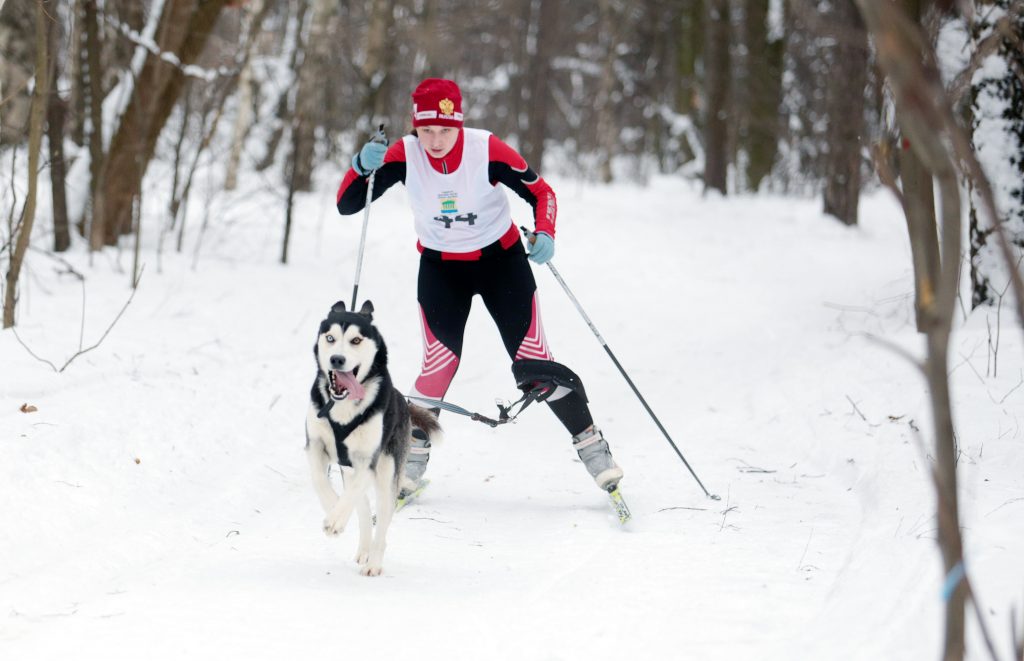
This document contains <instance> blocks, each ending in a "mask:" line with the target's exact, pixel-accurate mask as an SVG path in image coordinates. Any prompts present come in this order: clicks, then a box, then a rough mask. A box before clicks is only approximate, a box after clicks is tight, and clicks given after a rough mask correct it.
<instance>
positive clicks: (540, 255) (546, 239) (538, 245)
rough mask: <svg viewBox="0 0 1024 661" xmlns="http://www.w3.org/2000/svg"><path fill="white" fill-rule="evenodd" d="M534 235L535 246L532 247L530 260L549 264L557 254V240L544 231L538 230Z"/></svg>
mask: <svg viewBox="0 0 1024 661" xmlns="http://www.w3.org/2000/svg"><path fill="white" fill-rule="evenodd" d="M533 236H534V240H533V246H532V247H531V248H530V261H531V262H534V263H535V264H547V263H548V262H549V261H551V258H552V257H554V256H555V240H554V239H552V238H551V236H550V235H548V234H546V233H544V232H537V233H536V234H534V235H533Z"/></svg>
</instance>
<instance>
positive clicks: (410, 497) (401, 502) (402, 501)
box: [395, 480, 430, 512]
mask: <svg viewBox="0 0 1024 661" xmlns="http://www.w3.org/2000/svg"><path fill="white" fill-rule="evenodd" d="M429 484H430V480H420V485H419V486H418V487H416V489H414V490H413V491H410V492H409V493H407V494H405V495H404V496H399V498H398V502H397V503H395V511H396V512H400V511H402V508H403V507H405V506H406V505H408V504H409V503H411V502H413V501H414V500H416V499H417V498H419V497H420V494H422V493H423V490H424V489H426V488H427V485H429Z"/></svg>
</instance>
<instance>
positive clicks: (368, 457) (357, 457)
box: [306, 301, 440, 576]
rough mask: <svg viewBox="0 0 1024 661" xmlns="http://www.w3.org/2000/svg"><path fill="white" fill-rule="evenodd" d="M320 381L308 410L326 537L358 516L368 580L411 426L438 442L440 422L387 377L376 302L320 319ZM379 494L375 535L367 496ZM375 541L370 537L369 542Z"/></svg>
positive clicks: (376, 568)
mask: <svg viewBox="0 0 1024 661" xmlns="http://www.w3.org/2000/svg"><path fill="white" fill-rule="evenodd" d="M313 354H314V355H315V356H316V365H317V373H316V381H314V382H313V389H312V392H311V393H310V402H309V410H308V412H307V413H306V454H307V456H308V458H309V466H310V470H311V471H312V475H313V488H314V489H315V490H316V494H317V496H319V497H320V503H321V504H322V505H323V507H324V511H325V512H326V513H327V516H326V518H325V519H324V532H325V533H327V534H328V535H338V534H340V533H341V532H342V531H343V530H344V529H345V525H346V524H347V523H348V520H349V518H350V517H351V516H352V510H353V509H355V510H356V511H358V512H359V549H358V551H357V553H356V562H357V563H359V564H360V565H362V570H361V573H362V574H363V575H364V576H378V575H380V573H381V562H382V559H383V556H384V548H385V546H386V539H385V536H386V535H387V531H388V526H389V525H390V524H391V518H392V516H393V515H394V513H395V503H396V501H397V499H398V490H399V485H400V481H401V479H402V475H403V469H404V467H405V458H406V456H407V455H408V453H409V444H410V441H411V436H410V432H411V426H412V425H416V426H417V427H419V428H420V429H422V430H423V431H425V432H426V433H427V435H428V436H429V437H430V438H431V441H434V440H435V439H436V438H437V437H439V436H440V426H439V425H438V424H437V419H436V418H435V417H434V416H433V415H431V414H430V413H429V412H428V411H427V410H426V409H422V408H420V407H418V406H413V405H411V404H409V403H407V402H406V400H405V398H404V397H403V396H402V394H401V393H400V392H399V391H398V390H397V389H396V388H395V387H394V385H392V383H391V376H390V375H389V374H388V351H387V347H385V345H384V340H383V339H382V338H381V336H380V333H379V332H378V331H377V328H376V327H375V326H374V325H373V304H371V303H370V302H369V301H367V302H366V303H364V304H363V307H362V308H361V309H360V310H359V312H350V311H346V310H345V303H344V302H343V301H339V302H337V303H335V304H334V306H333V307H332V308H331V311H330V312H329V313H328V314H327V318H326V319H324V320H323V321H321V322H320V331H319V334H318V335H317V341H316V347H314V349H313ZM331 464H340V465H341V466H342V480H343V483H344V487H345V488H344V490H343V492H342V494H341V495H340V496H339V495H338V494H337V493H336V492H335V491H334V488H333V487H332V486H331V482H330V479H329V476H328V469H329V468H330V466H331ZM371 485H372V486H374V487H375V490H376V505H377V530H376V534H375V535H373V521H372V519H371V514H370V503H369V500H368V497H367V492H368V491H369V490H370V487H371ZM371 537H372V540H371Z"/></svg>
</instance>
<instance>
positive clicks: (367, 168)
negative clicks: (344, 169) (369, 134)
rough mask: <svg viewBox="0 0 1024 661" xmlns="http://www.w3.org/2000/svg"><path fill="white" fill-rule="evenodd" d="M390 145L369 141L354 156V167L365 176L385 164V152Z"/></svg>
mask: <svg viewBox="0 0 1024 661" xmlns="http://www.w3.org/2000/svg"><path fill="white" fill-rule="evenodd" d="M387 151H388V146H387V145H385V144H382V143H380V142H367V143H366V144H365V145H363V148H362V149H360V150H359V153H358V154H356V155H355V156H353V157H352V167H353V168H354V169H355V171H356V172H358V173H359V174H361V175H363V176H364V177H365V176H366V175H368V174H370V172H372V171H373V170H376V169H377V168H379V167H380V166H382V165H384V154H386V153H387Z"/></svg>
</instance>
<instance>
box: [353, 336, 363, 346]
mask: <svg viewBox="0 0 1024 661" xmlns="http://www.w3.org/2000/svg"><path fill="white" fill-rule="evenodd" d="M351 341H352V344H359V343H360V342H362V341H363V338H361V337H353V338H352V340H351Z"/></svg>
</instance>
